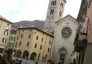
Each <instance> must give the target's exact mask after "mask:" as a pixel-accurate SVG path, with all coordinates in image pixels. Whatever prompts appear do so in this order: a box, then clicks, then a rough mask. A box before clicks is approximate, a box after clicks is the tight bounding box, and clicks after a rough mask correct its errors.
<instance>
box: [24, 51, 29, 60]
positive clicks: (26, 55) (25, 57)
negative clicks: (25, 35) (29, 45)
mask: <svg viewBox="0 0 92 64" xmlns="http://www.w3.org/2000/svg"><path fill="white" fill-rule="evenodd" d="M28 57H29V52H28V51H27V50H25V51H24V52H23V59H28Z"/></svg>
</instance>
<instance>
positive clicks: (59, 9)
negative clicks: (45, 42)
mask: <svg viewBox="0 0 92 64" xmlns="http://www.w3.org/2000/svg"><path fill="white" fill-rule="evenodd" d="M65 3H66V0H49V6H48V10H47V15H46V21H45V25H44V30H45V31H47V32H49V33H52V34H53V32H54V25H55V22H56V21H58V20H59V19H61V18H62V17H63V12H64V7H65Z"/></svg>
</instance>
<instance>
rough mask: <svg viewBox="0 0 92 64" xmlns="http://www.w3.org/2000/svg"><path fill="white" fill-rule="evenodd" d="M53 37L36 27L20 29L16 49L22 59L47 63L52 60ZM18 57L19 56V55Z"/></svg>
mask: <svg viewBox="0 0 92 64" xmlns="http://www.w3.org/2000/svg"><path fill="white" fill-rule="evenodd" d="M52 40H53V36H52V35H51V34H48V33H46V32H45V31H42V30H40V29H38V28H36V27H25V28H18V30H17V33H16V41H15V45H14V48H15V49H20V50H21V52H22V53H21V54H22V55H21V56H19V57H22V58H24V59H25V58H27V59H30V60H39V61H47V60H49V59H50V54H51V45H52ZM17 56H18V55H17Z"/></svg>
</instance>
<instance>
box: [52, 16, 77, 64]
mask: <svg viewBox="0 0 92 64" xmlns="http://www.w3.org/2000/svg"><path fill="white" fill-rule="evenodd" d="M77 29H78V22H77V20H76V19H75V18H73V17H72V16H70V15H67V16H65V17H64V18H62V19H60V20H58V21H56V22H55V30H54V40H53V46H52V48H53V49H52V58H53V59H54V60H55V61H57V62H58V61H59V60H62V61H63V64H70V63H72V56H71V55H72V53H73V51H74V40H75V36H76V33H77Z"/></svg>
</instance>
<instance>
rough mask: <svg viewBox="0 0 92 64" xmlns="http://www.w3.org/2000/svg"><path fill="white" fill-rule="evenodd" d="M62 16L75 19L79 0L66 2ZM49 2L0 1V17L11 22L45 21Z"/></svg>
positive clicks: (40, 0)
mask: <svg viewBox="0 0 92 64" xmlns="http://www.w3.org/2000/svg"><path fill="white" fill-rule="evenodd" d="M66 1H67V2H66V4H65V9H64V15H63V16H66V15H68V14H70V15H72V16H73V17H74V18H77V15H78V11H79V9H80V4H81V0H66ZM48 4H49V0H0V15H2V16H3V17H5V18H7V19H8V20H10V21H11V22H18V21H21V20H30V21H33V20H45V18H46V14H47V9H48Z"/></svg>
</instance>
